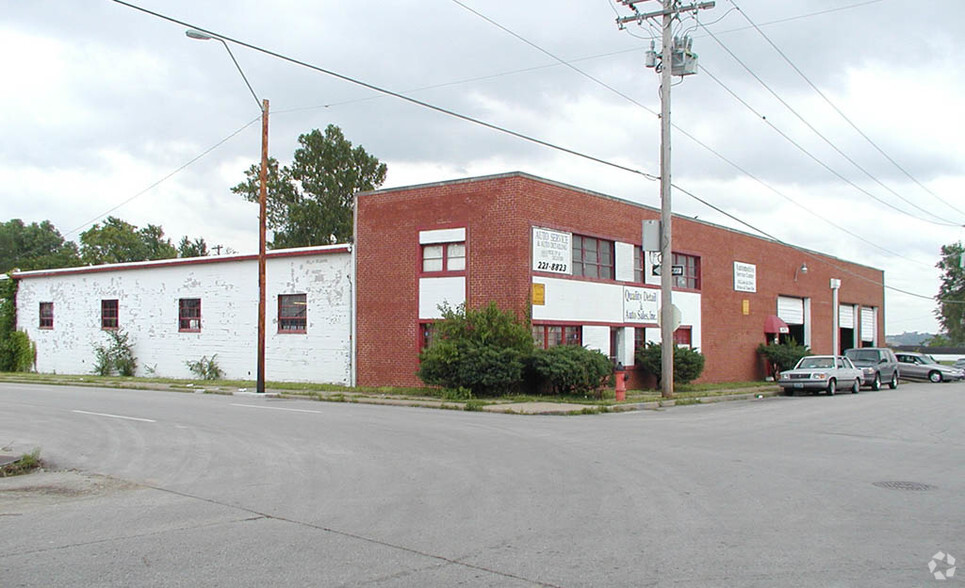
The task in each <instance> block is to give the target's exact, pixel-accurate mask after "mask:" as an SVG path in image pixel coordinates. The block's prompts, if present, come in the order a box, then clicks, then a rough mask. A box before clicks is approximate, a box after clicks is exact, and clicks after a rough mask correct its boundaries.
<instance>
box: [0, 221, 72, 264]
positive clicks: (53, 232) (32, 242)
mask: <svg viewBox="0 0 965 588" xmlns="http://www.w3.org/2000/svg"><path fill="white" fill-rule="evenodd" d="M80 264H81V260H80V255H79V254H78V252H77V245H75V244H74V243H73V242H71V241H65V240H64V238H63V237H62V236H61V234H60V232H59V231H58V230H57V229H56V227H54V225H53V224H52V223H51V222H50V221H47V220H45V221H43V222H41V223H40V224H37V223H30V224H29V225H25V224H24V222H23V221H22V220H20V219H19V218H15V219H12V220H9V221H7V222H5V223H2V224H0V272H8V271H10V270H12V269H14V268H19V269H21V270H35V269H50V268H55V267H73V266H77V265H80Z"/></svg>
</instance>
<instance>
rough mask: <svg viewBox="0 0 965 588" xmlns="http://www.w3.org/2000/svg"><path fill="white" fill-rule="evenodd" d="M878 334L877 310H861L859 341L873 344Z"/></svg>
mask: <svg viewBox="0 0 965 588" xmlns="http://www.w3.org/2000/svg"><path fill="white" fill-rule="evenodd" d="M877 333H878V309H877V308H862V309H861V340H862V341H871V342H874V340H875V335H876V334H877Z"/></svg>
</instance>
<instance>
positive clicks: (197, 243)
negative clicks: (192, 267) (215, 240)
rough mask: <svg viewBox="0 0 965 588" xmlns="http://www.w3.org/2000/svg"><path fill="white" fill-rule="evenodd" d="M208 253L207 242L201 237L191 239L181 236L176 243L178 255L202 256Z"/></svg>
mask: <svg viewBox="0 0 965 588" xmlns="http://www.w3.org/2000/svg"><path fill="white" fill-rule="evenodd" d="M206 255H208V244H207V243H205V242H204V238H203V237H198V238H197V239H195V240H194V241H191V240H189V239H188V238H187V236H184V237H181V242H180V243H178V257H204V256H206Z"/></svg>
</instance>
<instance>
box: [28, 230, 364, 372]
mask: <svg viewBox="0 0 965 588" xmlns="http://www.w3.org/2000/svg"><path fill="white" fill-rule="evenodd" d="M313 249H314V251H313V252H307V253H306V254H305V255H298V254H295V251H296V250H289V252H288V253H286V256H275V257H271V256H270V257H269V258H268V260H267V264H266V268H267V269H266V292H267V297H266V305H265V309H266V311H265V316H266V321H265V323H266V341H265V356H266V360H265V378H266V380H268V381H273V380H274V381H289V382H309V381H311V382H328V383H335V384H345V385H348V384H349V383H350V381H351V349H352V346H351V334H352V329H351V320H352V299H353V293H352V288H353V284H352V281H353V280H352V264H351V253H349V252H347V251H346V250H345V248H344V247H342V248H339V249H337V250H335V251H319V250H324V249H325V248H313ZM272 253H278V252H272ZM270 255H271V254H270ZM38 274H40V275H38ZM19 278H20V280H19V281H20V285H19V290H18V293H17V324H18V328H20V329H22V330H25V331H27V334H28V335H29V336H30V339H31V341H35V342H36V344H37V370H38V371H40V372H42V373H66V374H86V373H91V371H92V370H93V363H94V346H95V345H107V344H108V342H109V339H108V336H107V334H106V333H105V332H104V331H103V330H101V322H100V320H101V300H102V299H115V298H116V299H117V300H118V301H119V302H118V307H119V308H118V312H119V324H120V328H121V330H122V331H124V332H126V333H128V334H129V335H130V341H132V342H133V344H134V354H135V356H136V357H137V360H138V367H137V375H139V376H144V375H149V368H150V369H151V370H153V371H154V373H156V375H157V376H159V377H172V378H192V377H195V376H193V375H192V374H191V372H190V370H189V369H188V367H187V365H186V362H187V361H197V360H198V359H200V358H201V357H202V356H207V357H209V358H210V357H211V356H212V355H214V354H217V363H218V365H219V366H220V367H221V369H222V370H224V372H225V377H226V378H229V379H251V380H253V379H255V377H256V371H257V368H256V363H257V332H258V262H257V259H256V258H254V257H253V256H247V257H241V258H224V261H221V260H218V261H212V262H210V263H184V262H179V261H176V260H169V261H167V262H146V263H142V264H127V265H126V266H101V267H100V268H98V269H97V270H96V271H87V272H84V273H63V275H58V272H56V271H54V272H24V273H21V274H19ZM302 293H304V294H306V295H307V304H308V321H307V333H304V334H295V333H279V332H278V295H279V294H302ZM181 298H200V299H201V332H200V333H182V332H179V331H178V300H179V299H181ZM41 302H53V303H54V328H53V329H52V330H48V329H40V328H39V305H40V303H41Z"/></svg>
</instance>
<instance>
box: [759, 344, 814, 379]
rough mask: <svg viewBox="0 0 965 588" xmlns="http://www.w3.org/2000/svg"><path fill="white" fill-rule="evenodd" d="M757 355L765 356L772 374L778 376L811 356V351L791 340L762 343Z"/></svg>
mask: <svg viewBox="0 0 965 588" xmlns="http://www.w3.org/2000/svg"><path fill="white" fill-rule="evenodd" d="M757 353H759V354H760V355H762V356H764V358H765V359H766V360H767V363H768V364H770V366H771V373H773V374H777V373H778V372H783V371H785V370H789V369H792V368H793V367H794V366H795V365H797V362H798V361H800V360H801V358H802V357H805V356H807V355H811V350H810V349H808V347H807V345H798V343H797V341H795V340H794V339H791V340H790V341H789V342H787V343H772V344H770V345H765V344H763V343H761V344H760V345H759V346H758V347H757Z"/></svg>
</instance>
